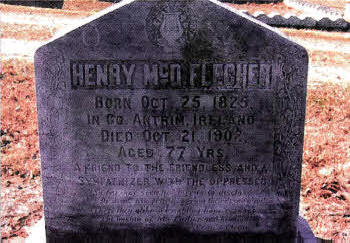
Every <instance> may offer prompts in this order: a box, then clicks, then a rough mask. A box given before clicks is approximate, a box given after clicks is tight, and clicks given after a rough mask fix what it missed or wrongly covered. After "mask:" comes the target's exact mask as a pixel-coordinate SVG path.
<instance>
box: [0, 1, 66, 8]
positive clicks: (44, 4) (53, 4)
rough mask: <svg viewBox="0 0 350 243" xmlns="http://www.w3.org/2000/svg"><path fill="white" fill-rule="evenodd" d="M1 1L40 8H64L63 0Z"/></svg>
mask: <svg viewBox="0 0 350 243" xmlns="http://www.w3.org/2000/svg"><path fill="white" fill-rule="evenodd" d="M0 3H4V4H11V5H20V6H29V7H40V8H62V7H63V0H53V1H50V0H37V1H32V0H27V1H17V0H0Z"/></svg>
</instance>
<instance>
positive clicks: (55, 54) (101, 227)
mask: <svg viewBox="0 0 350 243" xmlns="http://www.w3.org/2000/svg"><path fill="white" fill-rule="evenodd" d="M307 64H308V55H307V52H306V50H305V49H304V48H303V47H301V46H299V45H297V44H295V43H293V42H291V41H290V40H288V39H286V38H285V37H283V36H282V35H281V34H279V33H277V32H276V31H274V30H273V29H272V28H270V27H268V26H267V25H264V24H262V23H260V22H258V21H256V20H253V19H252V18H249V17H247V16H246V15H243V14H241V13H239V12H236V11H235V10H233V9H232V8H229V7H228V6H226V5H224V4H221V3H219V2H217V1H214V0H193V1H129V2H121V3H119V4H116V5H114V6H112V7H110V8H108V9H106V10H104V11H103V12H102V13H99V14H98V16H97V17H95V18H92V19H89V22H88V23H86V24H84V25H82V26H80V27H78V28H76V29H74V30H73V31H70V32H67V33H66V34H64V35H62V36H61V37H57V38H56V39H54V40H53V41H51V42H49V43H48V44H46V45H44V46H42V47H40V48H39V49H38V50H37V51H36V54H35V76H36V93H37V108H38V120H39V135H40V154H41V166H42V181H43V195H44V214H45V224H46V234H47V239H48V240H49V242H62V240H64V242H69V241H72V242H79V241H83V240H86V241H87V240H89V241H88V242H180V240H184V241H185V242H235V241H238V239H245V240H246V239H250V240H252V239H255V240H256V239H259V240H261V239H266V240H271V239H274V240H275V241H276V242H280V241H281V240H284V241H291V242H294V241H295V239H296V237H297V234H298V233H297V231H298V230H297V228H298V227H299V228H301V230H302V231H303V229H306V228H307V227H304V226H302V227H300V226H298V224H297V220H298V209H299V195H300V178H301V163H302V152H303V131H304V116H305V97H306V79H307ZM237 237H238V238H237ZM299 237H300V235H299ZM84 242H85V241H84Z"/></svg>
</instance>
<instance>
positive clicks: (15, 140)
mask: <svg viewBox="0 0 350 243" xmlns="http://www.w3.org/2000/svg"><path fill="white" fill-rule="evenodd" d="M310 1H312V2H318V3H322V2H324V1H317V0H310ZM325 2H327V3H329V5H331V6H333V7H336V8H339V9H343V7H344V2H343V1H334V0H333V1H331V0H328V1H325ZM110 5H111V3H103V2H86V1H85V2H84V3H83V4H79V3H77V1H75V2H72V1H68V0H67V1H65V5H64V8H63V10H47V9H39V8H29V7H18V6H7V5H3V4H0V10H1V13H2V22H1V24H0V27H1V32H2V36H1V44H2V50H1V51H2V53H1V72H0V80H1V131H0V132H1V134H0V135H1V140H0V145H1V173H2V178H1V189H2V190H1V220H0V222H1V225H0V226H1V233H2V237H3V238H4V239H18V238H19V237H26V235H27V233H26V232H27V229H28V227H29V226H31V225H33V224H34V223H35V222H37V221H38V220H39V219H40V218H41V217H42V216H43V199H42V188H41V177H40V176H41V173H40V154H39V143H38V125H37V117H36V116H37V114H36V99H35V90H34V87H35V85H34V84H35V81H34V73H33V69H34V68H33V52H34V50H35V47H36V46H38V45H40V44H42V42H43V41H45V40H47V39H49V38H50V37H52V36H53V35H54V34H55V33H56V32H57V31H59V30H60V29H61V28H63V27H65V26H67V25H69V23H70V22H74V21H78V20H79V19H80V18H82V17H86V16H89V15H91V14H93V13H95V12H97V11H98V10H100V9H103V8H105V7H108V6H110ZM231 6H234V7H237V8H240V9H246V10H249V11H252V12H254V11H258V10H259V11H260V10H264V11H265V12H266V13H269V12H272V11H274V12H280V13H283V14H284V13H286V12H293V13H296V14H298V13H299V12H298V11H296V10H293V9H290V8H287V7H286V6H285V5H284V4H283V3H279V4H264V5H260V6H257V5H256V4H245V5H231ZM19 15H20V16H21V18H17V17H18V16H19ZM4 16H5V17H4ZM280 31H282V32H283V33H284V34H285V35H286V36H288V37H290V38H291V39H292V40H294V41H296V42H298V43H299V44H301V45H303V46H305V47H306V49H307V50H308V53H309V57H310V65H309V76H308V86H307V87H308V90H307V92H308V93H307V108H306V122H305V140H304V161H303V172H302V190H301V197H300V199H301V214H302V215H303V216H304V217H305V218H306V219H307V221H308V222H309V224H310V226H311V228H312V229H313V232H314V233H315V234H316V236H318V237H320V238H325V239H330V238H333V239H335V238H339V239H341V238H343V239H344V238H348V239H350V65H349V64H350V33H336V32H323V31H315V30H293V29H280Z"/></svg>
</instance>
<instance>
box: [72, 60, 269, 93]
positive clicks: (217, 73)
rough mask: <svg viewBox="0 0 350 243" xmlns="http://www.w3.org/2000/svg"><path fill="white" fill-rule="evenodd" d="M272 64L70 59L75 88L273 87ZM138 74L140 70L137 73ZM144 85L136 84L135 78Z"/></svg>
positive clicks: (255, 62)
mask: <svg viewBox="0 0 350 243" xmlns="http://www.w3.org/2000/svg"><path fill="white" fill-rule="evenodd" d="M272 70H273V64H272V63H265V62H257V61H254V62H232V63H184V62H181V61H173V62H155V63H146V61H138V62H137V61H135V62H131V61H117V60H115V61H114V60H106V61H87V60H78V61H71V63H70V74H71V88H72V89H85V88H87V89H104V88H105V89H134V88H145V89H169V88H173V89H184V88H221V89H262V90H264V89H268V90H270V89H272V88H273V77H272V75H273V74H272V73H273V72H272ZM137 74H141V75H142V76H141V77H138V76H137ZM136 79H137V80H138V79H141V80H142V86H141V87H136V86H135V84H136V82H135V80H136Z"/></svg>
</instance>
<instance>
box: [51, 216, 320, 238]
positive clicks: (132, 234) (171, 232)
mask: <svg viewBox="0 0 350 243" xmlns="http://www.w3.org/2000/svg"><path fill="white" fill-rule="evenodd" d="M297 230H298V233H297V235H296V236H292V235H289V236H285V235H272V234H240V235H238V234H227V233H223V234H195V233H191V232H188V231H186V230H184V229H181V228H179V227H175V226H174V227H169V228H164V229H162V230H145V231H135V230H122V231H118V232H106V233H105V234H103V235H101V234H98V235H93V234H91V235H89V234H84V235H78V234H74V235H73V234H70V233H67V234H65V233H60V234H55V235H53V234H49V235H47V243H59V242H65V243H73V242H74V243H83V242H84V243H85V242H89V243H95V242H96V243H97V242H98V243H114V242H116V243H129V242H132V243H154V242H156V243H177V242H186V243H232V242H235V243H279V242H286V243H289V242H290V243H317V239H316V238H315V236H314V234H313V233H312V231H311V228H310V227H309V225H308V223H307V221H306V220H305V219H303V218H302V217H300V216H299V218H298V225H297Z"/></svg>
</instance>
